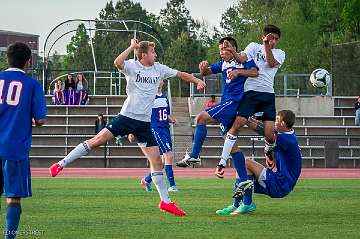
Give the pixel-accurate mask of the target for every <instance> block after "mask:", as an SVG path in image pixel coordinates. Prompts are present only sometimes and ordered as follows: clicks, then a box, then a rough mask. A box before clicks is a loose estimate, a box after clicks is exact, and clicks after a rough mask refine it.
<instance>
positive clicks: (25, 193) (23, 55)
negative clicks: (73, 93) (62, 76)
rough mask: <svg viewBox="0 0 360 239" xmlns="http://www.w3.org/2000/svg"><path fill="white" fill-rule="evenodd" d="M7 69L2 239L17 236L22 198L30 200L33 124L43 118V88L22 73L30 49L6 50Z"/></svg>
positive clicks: (0, 96)
mask: <svg viewBox="0 0 360 239" xmlns="http://www.w3.org/2000/svg"><path fill="white" fill-rule="evenodd" d="M6 54H7V61H8V64H9V66H10V68H9V69H7V70H5V71H2V72H0V163H1V165H0V196H1V195H2V194H3V193H4V194H5V196H6V202H7V209H6V219H5V223H6V226H5V229H4V230H1V232H4V235H5V239H12V238H15V237H16V233H17V229H18V226H19V222H20V215H21V212H22V210H21V204H20V201H21V198H27V197H31V195H32V192H31V175H30V159H29V152H30V147H31V136H32V121H33V124H34V125H36V126H41V125H43V124H44V123H45V119H46V103H45V96H44V92H43V89H42V86H41V85H40V84H39V82H38V81H37V80H35V79H32V78H30V77H29V76H27V75H26V74H25V72H24V69H25V68H28V66H29V65H30V64H29V63H30V59H31V50H30V48H29V46H27V45H26V44H24V43H21V42H16V43H14V44H11V45H10V46H9V47H8V48H7V52H6Z"/></svg>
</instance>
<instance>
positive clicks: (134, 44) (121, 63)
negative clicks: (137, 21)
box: [114, 38, 139, 70]
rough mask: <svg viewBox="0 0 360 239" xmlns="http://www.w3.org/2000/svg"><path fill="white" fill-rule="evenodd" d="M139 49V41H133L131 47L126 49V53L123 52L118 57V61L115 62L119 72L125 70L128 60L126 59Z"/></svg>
mask: <svg viewBox="0 0 360 239" xmlns="http://www.w3.org/2000/svg"><path fill="white" fill-rule="evenodd" d="M138 47H139V40H137V39H135V38H134V39H131V43H130V46H129V47H128V48H126V50H125V51H123V52H122V53H121V54H120V55H119V56H118V57H116V59H115V60H114V65H115V66H116V68H118V69H119V70H123V69H124V62H125V60H126V58H127V57H128V56H129V55H130V53H131V52H132V51H133V50H134V49H136V48H138Z"/></svg>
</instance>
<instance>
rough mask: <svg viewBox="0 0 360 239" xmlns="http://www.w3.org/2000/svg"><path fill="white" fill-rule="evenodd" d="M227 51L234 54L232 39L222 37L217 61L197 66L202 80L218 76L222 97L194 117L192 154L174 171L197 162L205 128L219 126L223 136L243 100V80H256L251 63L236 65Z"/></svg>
mask: <svg viewBox="0 0 360 239" xmlns="http://www.w3.org/2000/svg"><path fill="white" fill-rule="evenodd" d="M224 42H228V45H227V48H225V47H224ZM230 47H231V48H232V50H233V51H235V52H236V51H237V43H236V40H235V39H234V38H232V37H224V38H222V39H220V41H219V53H220V57H221V60H220V61H218V62H216V63H214V64H211V65H209V63H208V62H207V61H202V62H200V64H199V69H200V73H201V74H202V75H204V76H206V75H210V74H217V73H222V80H223V85H224V90H223V95H222V97H221V102H220V103H219V104H217V105H215V106H212V107H210V108H208V109H206V110H205V111H202V112H201V113H199V114H198V115H197V116H196V118H195V124H196V127H195V132H194V142H193V146H192V152H191V153H190V154H186V155H185V157H184V158H183V159H182V160H181V161H179V162H177V163H176V166H178V167H188V166H190V165H191V164H193V163H199V162H200V157H199V155H200V152H201V148H202V146H203V144H204V141H205V138H206V135H207V129H206V124H209V123H220V128H221V131H222V134H223V135H224V134H226V132H227V130H228V129H229V128H230V127H231V126H232V123H233V121H234V118H235V117H236V110H237V108H238V106H239V103H240V102H241V99H242V97H243V94H244V83H245V81H246V79H247V77H256V76H257V75H258V68H257V66H256V65H255V63H254V61H253V60H249V61H246V62H244V63H243V64H239V63H237V62H236V61H235V60H234V59H233V55H232V53H231V51H230V50H229V48H230Z"/></svg>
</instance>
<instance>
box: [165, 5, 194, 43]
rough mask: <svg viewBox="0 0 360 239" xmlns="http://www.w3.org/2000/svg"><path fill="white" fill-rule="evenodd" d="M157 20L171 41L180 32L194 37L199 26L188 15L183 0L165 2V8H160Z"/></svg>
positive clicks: (188, 12)
mask: <svg viewBox="0 0 360 239" xmlns="http://www.w3.org/2000/svg"><path fill="white" fill-rule="evenodd" d="M159 20H160V24H161V26H162V27H163V28H164V30H165V32H166V34H167V35H168V36H169V38H170V40H171V41H174V40H176V39H177V38H178V37H179V36H180V34H181V33H182V32H186V33H188V34H190V36H191V37H194V35H195V32H196V30H197V29H199V27H200V24H199V23H198V22H196V21H195V20H194V19H193V18H192V17H191V16H190V11H189V10H188V9H187V8H186V6H185V0H170V1H169V2H167V3H166V8H164V9H161V10H160V16H159Z"/></svg>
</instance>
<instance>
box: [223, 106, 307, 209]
mask: <svg viewBox="0 0 360 239" xmlns="http://www.w3.org/2000/svg"><path fill="white" fill-rule="evenodd" d="M294 123H295V114H294V113H293V112H292V111H290V110H282V111H279V113H278V114H277V116H276V121H275V130H276V133H275V135H274V137H276V146H275V148H274V150H273V152H272V153H273V155H272V157H273V158H274V159H275V167H273V168H269V167H264V166H263V165H261V164H259V163H257V162H256V161H254V160H252V159H246V169H247V174H248V178H249V179H251V180H255V182H254V192H255V193H259V194H265V195H268V196H269V197H271V198H283V197H285V196H286V195H288V194H289V193H290V192H291V191H292V190H293V189H294V187H295V185H296V182H297V180H298V178H299V177H300V173H301V161H302V157H301V152H300V148H299V144H298V141H297V137H296V134H295V131H294V130H293V128H292V127H293V125H294ZM249 126H250V127H251V128H253V129H255V128H256V123H255V126H254V123H252V124H249ZM265 157H268V155H266V154H265ZM234 164H235V161H234ZM234 192H235V199H234V204H232V205H230V206H228V207H226V208H224V209H221V210H217V211H216V213H217V214H221V215H229V214H239V213H241V214H243V213H250V212H254V211H255V210H256V205H255V203H254V202H253V201H252V192H253V191H252V187H248V188H247V189H244V188H243V187H242V185H240V184H235V190H234ZM239 197H240V198H242V203H240V204H239V203H238V204H235V202H236V201H238V200H239Z"/></svg>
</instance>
